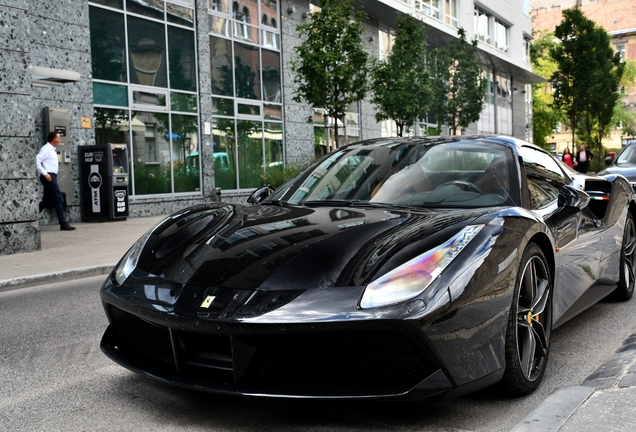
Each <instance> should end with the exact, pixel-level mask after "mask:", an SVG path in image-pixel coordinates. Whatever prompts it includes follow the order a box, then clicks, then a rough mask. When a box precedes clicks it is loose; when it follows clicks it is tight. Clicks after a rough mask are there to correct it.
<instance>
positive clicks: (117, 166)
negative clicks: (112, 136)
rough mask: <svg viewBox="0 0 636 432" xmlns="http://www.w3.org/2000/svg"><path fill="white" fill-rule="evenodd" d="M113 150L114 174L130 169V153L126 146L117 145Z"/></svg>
mask: <svg viewBox="0 0 636 432" xmlns="http://www.w3.org/2000/svg"><path fill="white" fill-rule="evenodd" d="M112 150H113V174H123V173H125V172H127V171H128V153H127V151H126V150H127V149H126V147H125V146H121V147H119V146H118V147H115V146H114V145H113V146H112Z"/></svg>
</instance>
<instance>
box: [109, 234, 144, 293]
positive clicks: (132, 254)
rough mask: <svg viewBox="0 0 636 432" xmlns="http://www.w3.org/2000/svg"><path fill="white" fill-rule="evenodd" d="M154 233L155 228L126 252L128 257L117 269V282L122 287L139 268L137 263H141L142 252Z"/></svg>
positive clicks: (125, 256)
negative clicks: (136, 268)
mask: <svg viewBox="0 0 636 432" xmlns="http://www.w3.org/2000/svg"><path fill="white" fill-rule="evenodd" d="M153 231H154V228H153V229H151V230H150V231H148V232H147V233H146V234H144V235H143V236H142V237H141V238H140V239H139V240H137V241H136V242H135V244H133V245H132V247H131V248H130V249H129V250H128V252H126V255H124V257H123V258H122V260H121V261H120V262H119V265H118V266H117V268H115V281H116V282H117V283H118V284H119V285H122V284H123V283H124V281H125V280H126V279H127V278H128V276H130V274H131V273H132V272H133V270H135V267H137V262H139V257H140V256H141V251H142V250H143V248H144V246H145V245H146V242H147V241H148V239H149V238H150V235H151V234H152V232H153Z"/></svg>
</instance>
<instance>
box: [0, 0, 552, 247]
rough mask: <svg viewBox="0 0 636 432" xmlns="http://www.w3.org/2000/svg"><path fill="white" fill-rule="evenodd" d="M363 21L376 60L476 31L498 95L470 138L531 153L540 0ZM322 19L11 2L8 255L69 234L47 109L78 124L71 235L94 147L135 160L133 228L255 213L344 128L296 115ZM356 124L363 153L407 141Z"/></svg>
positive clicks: (111, 1) (367, 114) (120, 1)
mask: <svg viewBox="0 0 636 432" xmlns="http://www.w3.org/2000/svg"><path fill="white" fill-rule="evenodd" d="M502 3H505V5H506V7H501V4H502ZM356 7H361V8H364V11H365V12H366V13H367V15H368V18H367V20H366V21H365V23H364V36H363V40H364V42H365V44H366V46H367V48H368V51H369V53H370V54H371V55H372V56H374V57H380V58H381V57H382V56H383V55H386V54H387V53H388V52H389V51H390V48H391V44H392V40H393V39H394V37H395V29H396V26H397V25H396V23H397V18H398V17H399V16H401V15H403V14H411V15H413V16H416V17H417V18H419V19H421V20H422V21H423V22H424V23H425V25H426V27H427V35H428V36H427V38H428V42H429V44H430V45H431V46H432V47H436V46H447V45H448V44H449V42H450V41H451V40H452V39H453V38H456V37H457V29H458V28H460V27H461V28H464V29H465V30H466V32H467V36H468V38H469V39H472V38H473V37H475V38H477V39H478V41H479V42H478V48H479V60H480V62H481V63H482V66H483V74H484V77H485V78H486V79H487V80H488V86H487V91H486V94H485V95H484V101H485V107H484V110H483V113H482V116H481V118H480V120H479V121H478V122H476V123H474V124H472V125H471V126H470V127H468V128H466V129H465V130H464V131H462V133H464V134H469V133H502V134H508V135H513V136H516V137H519V138H526V139H530V140H531V139H532V137H531V130H532V125H531V122H532V117H531V113H532V110H531V102H532V101H531V99H530V97H531V91H530V85H531V84H532V83H534V82H539V81H541V79H540V78H539V77H538V76H536V75H534V74H533V73H532V71H531V67H530V61H529V43H530V40H531V34H532V29H531V18H530V6H529V0H479V1H477V0H475V1H474V0H372V1H359V2H358V3H357V6H356ZM315 8H316V5H314V4H311V3H310V2H309V1H306V0H237V1H230V0H143V1H142V0H91V1H88V0H47V1H46V2H42V1H40V0H0V17H1V19H2V20H3V21H4V23H5V25H4V26H0V56H1V57H2V59H3V60H4V65H5V68H4V69H3V71H2V72H1V73H2V75H1V76H0V78H2V79H1V80H0V112H1V113H2V115H1V116H0V122H1V123H2V125H1V126H2V128H1V130H0V134H1V135H2V143H1V144H0V157H1V161H0V164H1V165H0V191H1V192H2V195H1V196H2V203H1V206H0V212H1V213H0V224H2V228H3V234H4V235H3V236H2V237H1V238H2V240H1V241H0V253H3V254H6V253H16V252H24V251H29V250H34V249H38V248H39V247H40V234H39V226H40V225H46V224H53V223H56V220H55V216H54V213H53V212H51V211H48V210H47V211H44V212H42V213H41V214H38V202H39V200H40V199H41V186H40V185H39V182H38V177H37V173H36V170H35V155H36V153H37V151H38V150H39V148H40V147H41V145H42V144H43V143H44V137H45V135H46V134H47V133H48V132H49V130H48V129H52V128H53V127H55V128H56V130H58V126H57V125H56V124H52V123H51V121H50V120H49V118H48V117H47V113H48V112H49V111H47V109H48V110H51V109H59V110H62V111H63V112H65V113H66V114H67V116H68V119H69V123H68V124H69V125H68V127H66V126H65V127H63V128H60V129H59V130H60V131H63V138H62V141H63V143H62V146H63V147H62V151H61V152H60V161H61V169H66V170H67V171H68V176H67V177H68V183H66V186H64V187H65V189H66V190H64V189H63V191H64V192H65V193H66V201H67V205H68V207H67V209H66V212H67V216H68V219H69V221H71V222H73V221H78V220H80V219H81V205H82V202H81V199H82V198H81V190H82V186H81V185H80V175H79V165H80V161H79V160H78V153H79V152H78V149H79V147H80V146H90V145H95V144H106V143H116V144H125V145H126V147H127V149H128V156H129V160H130V163H129V166H128V167H127V169H128V172H129V175H130V181H129V187H128V194H129V217H138V216H148V215H155V214H168V213H171V212H173V211H176V210H178V209H179V208H183V207H185V206H188V205H193V204H197V203H203V202H209V201H213V200H218V199H219V196H218V195H217V190H218V188H220V189H221V190H222V195H221V199H222V200H223V201H236V202H244V200H245V197H246V196H247V194H249V192H250V191H251V190H253V189H254V188H256V187H258V186H260V185H261V182H262V180H261V173H262V172H263V170H265V169H267V168H268V167H275V166H279V165H282V164H289V163H298V162H307V161H310V160H312V159H313V158H314V157H315V155H317V154H321V153H324V152H325V151H326V149H327V144H328V143H327V140H328V137H329V135H330V133H329V132H330V130H329V129H330V128H331V127H332V126H333V125H330V124H328V123H327V124H326V125H325V123H324V122H323V117H322V112H321V110H319V109H316V110H314V109H312V108H311V107H308V106H307V105H306V104H302V103H297V102H294V101H293V96H294V87H293V76H292V72H291V67H290V65H291V62H292V61H293V60H294V59H295V56H296V53H295V48H296V47H297V46H298V44H299V43H300V42H301V41H300V39H299V36H298V33H297V31H296V28H297V26H298V25H299V24H302V23H306V22H307V20H309V19H311V12H312V11H313V10H315ZM309 118H314V122H313V123H312V122H310V121H308V119H309ZM433 122H434V119H422V121H421V123H420V124H418V125H416V127H415V128H414V129H413V130H412V131H410V133H413V134H416V133H417V134H420V133H423V132H424V131H425V130H426V129H425V128H426V127H427V126H428V125H431V124H432V123H433ZM346 125H347V128H346V132H345V131H344V128H341V127H340V128H339V130H340V131H342V132H341V133H342V134H344V133H346V134H347V135H348V141H349V142H352V141H355V140H358V139H366V138H373V137H379V136H389V135H392V134H394V133H395V131H394V129H393V128H394V126H393V125H392V124H391V123H390V122H384V123H377V122H376V121H375V111H374V107H373V105H372V104H371V103H370V102H369V101H368V100H365V101H361V102H360V103H358V104H354V105H353V106H351V107H350V110H349V114H348V115H347V120H346ZM325 127H327V130H325ZM343 138H344V135H341V136H339V137H337V140H338V142H339V143H340V142H342V141H343ZM58 150H59V148H58Z"/></svg>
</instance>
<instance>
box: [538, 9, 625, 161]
mask: <svg viewBox="0 0 636 432" xmlns="http://www.w3.org/2000/svg"><path fill="white" fill-rule="evenodd" d="M575 6H578V7H579V8H580V9H581V11H582V12H583V14H584V15H585V16H586V17H587V18H588V19H591V20H593V21H594V22H595V23H596V24H597V25H598V26H600V27H603V28H604V29H605V30H607V32H608V34H609V36H610V43H611V44H612V46H613V48H614V50H615V51H616V52H618V53H620V54H621V57H622V58H623V59H630V60H632V61H636V2H635V1H633V0H561V1H557V0H550V1H544V0H531V8H532V23H533V24H532V25H533V29H534V30H535V31H538V32H545V31H549V32H554V30H555V29H556V27H557V26H558V25H559V24H560V23H561V20H562V19H563V13H562V11H563V10H564V9H568V8H571V7H575ZM623 92H624V96H623V98H622V102H623V104H624V107H625V110H626V111H627V112H628V113H636V86H634V85H631V86H627V87H626V88H624V89H623ZM635 138H636V137H632V136H629V135H628V134H626V133H625V130H624V128H623V127H622V125H620V124H619V125H617V126H615V127H613V128H612V130H611V132H610V134H609V136H607V137H606V138H605V139H603V147H604V148H605V149H608V150H610V149H614V150H617V149H620V148H621V147H622V146H624V145H625V144H627V143H628V142H630V141H632V140H634V139H635ZM548 142H549V143H550V147H551V150H552V151H553V152H554V153H563V150H564V149H565V148H566V147H569V148H570V150H571V151H574V148H573V147H575V145H573V143H572V131H571V130H569V129H568V128H567V127H566V126H565V125H564V124H560V125H558V126H557V128H556V129H555V130H554V133H553V134H552V136H551V137H549V138H548Z"/></svg>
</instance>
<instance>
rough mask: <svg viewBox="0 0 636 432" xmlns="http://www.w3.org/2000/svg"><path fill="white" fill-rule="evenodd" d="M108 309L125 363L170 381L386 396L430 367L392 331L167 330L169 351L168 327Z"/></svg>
mask: <svg viewBox="0 0 636 432" xmlns="http://www.w3.org/2000/svg"><path fill="white" fill-rule="evenodd" d="M111 311H112V313H111V318H112V321H113V324H112V325H113V327H114V328H115V329H116V336H115V339H114V340H115V341H117V345H121V347H122V348H123V351H121V350H120V352H119V354H120V355H122V356H125V357H126V360H127V361H128V362H129V363H131V364H132V365H134V366H135V367H137V368H139V369H142V370H148V371H150V372H152V373H153V374H156V373H157V371H160V370H165V371H166V372H167V373H168V374H169V375H170V380H171V381H177V382H178V381H179V377H181V379H182V380H183V381H184V382H193V381H194V382H196V383H197V385H200V386H201V387H203V388H208V389H211V390H214V389H215V388H220V387H221V386H222V388H223V389H224V390H229V389H230V388H231V387H232V386H233V387H234V389H235V390H236V391H238V390H237V389H239V388H240V389H241V390H240V391H243V392H259V393H265V394H267V393H279V394H280V393H289V394H309V395H311V394H314V395H328V394H343V393H355V394H363V393H370V394H384V393H386V394H390V393H398V392H403V391H406V390H408V389H410V388H412V387H413V386H415V385H416V384H418V383H419V382H421V381H422V380H424V379H425V378H426V377H427V376H428V375H430V374H431V373H432V372H433V371H434V370H436V369H437V368H436V367H433V365H432V364H431V363H430V362H427V361H426V359H425V354H424V353H423V349H422V347H421V346H420V345H419V344H418V343H417V342H416V341H414V340H411V339H410V338H408V337H406V336H405V335H404V334H402V333H399V332H391V331H386V330H384V331H382V330H380V331H377V330H373V331H349V332H346V331H340V332H320V333H315V332H314V333H306V334H298V333H296V334H292V335H289V334H280V333H278V334H271V333H270V334H261V335H259V336H251V335H239V336H228V335H208V334H197V333H189V332H181V331H173V338H172V340H174V341H175V344H176V347H175V349H173V346H172V343H171V338H170V332H169V330H168V329H167V328H162V327H159V326H156V325H154V324H150V323H148V322H146V321H144V320H142V319H140V318H138V317H135V316H133V315H131V314H128V313H126V312H123V311H121V310H118V309H116V308H111ZM273 331H275V330H273ZM173 353H175V354H173ZM175 356H176V358H177V363H178V365H177V364H175V360H174V358H175ZM166 368H167V369H166ZM175 374H176V376H175Z"/></svg>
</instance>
